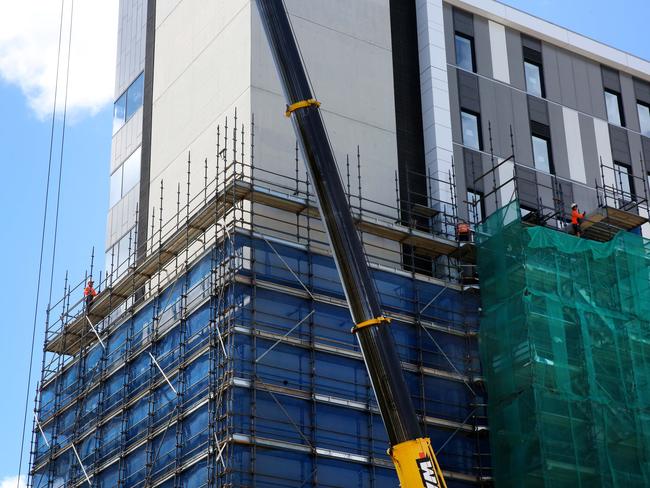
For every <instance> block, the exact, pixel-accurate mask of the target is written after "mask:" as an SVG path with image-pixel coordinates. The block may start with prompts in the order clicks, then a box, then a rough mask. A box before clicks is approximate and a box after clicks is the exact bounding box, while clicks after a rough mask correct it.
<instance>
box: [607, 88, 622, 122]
mask: <svg viewBox="0 0 650 488" xmlns="http://www.w3.org/2000/svg"><path fill="white" fill-rule="evenodd" d="M605 105H606V106H607V120H608V121H609V123H610V124H614V125H620V126H621V127H623V126H624V125H625V120H624V119H623V105H621V96H620V95H619V94H618V93H616V92H613V91H609V90H605Z"/></svg>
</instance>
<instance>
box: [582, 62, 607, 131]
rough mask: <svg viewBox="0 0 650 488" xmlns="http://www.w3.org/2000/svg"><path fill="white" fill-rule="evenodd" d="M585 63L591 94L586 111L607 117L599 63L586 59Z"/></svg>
mask: <svg viewBox="0 0 650 488" xmlns="http://www.w3.org/2000/svg"><path fill="white" fill-rule="evenodd" d="M585 63H586V66H587V76H588V77H589V93H590V95H591V111H590V112H588V113H590V114H591V115H593V116H594V117H598V118H599V119H607V113H606V111H605V95H604V94H603V81H602V77H601V73H600V65H598V64H596V63H593V62H591V61H588V60H585Z"/></svg>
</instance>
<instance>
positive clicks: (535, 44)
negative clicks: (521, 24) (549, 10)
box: [521, 34, 542, 53]
mask: <svg viewBox="0 0 650 488" xmlns="http://www.w3.org/2000/svg"><path fill="white" fill-rule="evenodd" d="M521 45H522V46H523V47H527V48H528V49H532V50H533V51H537V52H540V53H541V52H542V42H541V41H540V40H539V39H535V38H534V37H530V36H527V35H525V34H522V35H521Z"/></svg>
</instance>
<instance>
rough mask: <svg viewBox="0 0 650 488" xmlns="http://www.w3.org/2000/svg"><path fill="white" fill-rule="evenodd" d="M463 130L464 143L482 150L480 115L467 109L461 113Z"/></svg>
mask: <svg viewBox="0 0 650 488" xmlns="http://www.w3.org/2000/svg"><path fill="white" fill-rule="evenodd" d="M460 121H461V126H462V131H463V144H464V145H465V146H467V147H470V148H472V149H477V150H479V151H480V150H481V142H482V141H481V131H480V123H479V116H478V115H477V114H473V113H471V112H467V111H465V110H463V111H461V113H460Z"/></svg>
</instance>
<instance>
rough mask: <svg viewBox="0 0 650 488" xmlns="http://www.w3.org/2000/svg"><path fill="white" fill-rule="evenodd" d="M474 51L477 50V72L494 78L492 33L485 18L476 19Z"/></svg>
mask: <svg viewBox="0 0 650 488" xmlns="http://www.w3.org/2000/svg"><path fill="white" fill-rule="evenodd" d="M474 49H475V50H476V72H477V73H479V74H481V75H483V76H488V77H490V78H492V51H491V50H490V31H489V27H488V22H487V20H486V19H484V18H483V17H474Z"/></svg>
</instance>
